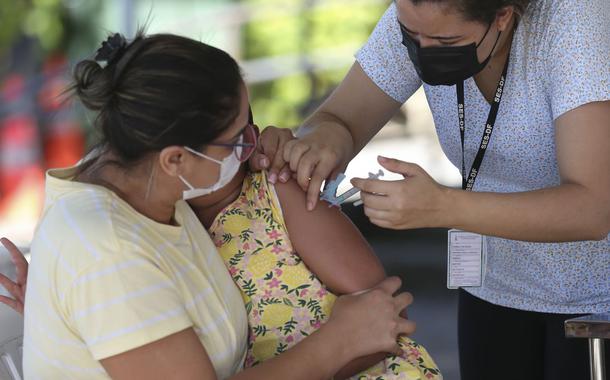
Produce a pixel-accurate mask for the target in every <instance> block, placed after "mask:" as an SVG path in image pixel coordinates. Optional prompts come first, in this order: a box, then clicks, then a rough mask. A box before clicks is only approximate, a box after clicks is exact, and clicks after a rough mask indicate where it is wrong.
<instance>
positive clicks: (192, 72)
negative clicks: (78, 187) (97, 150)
mask: <svg viewBox="0 0 610 380" xmlns="http://www.w3.org/2000/svg"><path fill="white" fill-rule="evenodd" d="M98 61H105V62H106V65H105V66H102V65H100V63H99V62H98ZM241 83H242V78H241V74H240V70H239V66H238V65H237V62H235V60H234V59H233V58H231V56H229V55H228V54H227V53H225V52H224V51H222V50H220V49H217V48H214V47H212V46H209V45H206V44H204V43H202V42H198V41H194V40H191V39H189V38H185V37H180V36H176V35H170V34H155V35H150V36H144V34H143V32H138V35H137V36H136V37H135V38H134V40H133V41H132V42H131V43H127V41H126V40H125V39H124V38H123V37H122V36H121V35H119V34H115V35H114V36H112V37H109V38H108V40H107V41H105V42H104V43H103V45H102V47H101V48H100V49H99V50H98V51H97V54H96V57H95V58H94V59H86V60H83V61H81V62H79V63H78V64H77V65H76V67H75V69H74V83H73V85H72V86H71V87H70V89H69V90H71V91H72V92H73V93H74V94H75V95H76V96H77V97H78V98H79V99H80V101H81V102H82V103H83V104H84V105H85V107H86V108H88V109H90V110H92V111H96V112H98V116H97V117H96V119H95V124H96V127H97V128H99V130H100V131H101V141H100V142H99V144H98V146H101V148H102V149H103V150H108V151H111V152H112V153H114V154H115V155H116V156H117V158H118V160H119V162H118V163H119V164H121V165H125V164H128V163H132V162H136V161H138V160H140V159H141V158H143V157H144V156H145V155H147V154H148V153H150V152H154V151H160V150H162V149H163V148H165V147H168V146H171V145H184V146H189V147H191V148H194V149H200V148H201V146H202V145H204V144H205V143H208V142H210V141H212V140H213V139H215V138H216V137H217V136H218V135H220V134H221V133H222V131H223V130H225V129H226V128H227V127H228V126H229V125H230V124H231V123H232V122H233V121H234V120H235V119H236V117H237V115H238V113H239V103H240V95H239V94H240V84H241Z"/></svg>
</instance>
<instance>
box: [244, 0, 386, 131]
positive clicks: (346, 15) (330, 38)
mask: <svg viewBox="0 0 610 380" xmlns="http://www.w3.org/2000/svg"><path fill="white" fill-rule="evenodd" d="M243 1H244V2H245V3H248V4H252V5H259V6H264V7H265V12H266V14H265V16H266V17H265V18H264V19H262V20H255V21H253V22H251V23H249V24H247V25H245V26H244V29H243V32H244V33H243V44H242V46H243V48H244V51H243V58H244V59H256V58H261V57H269V56H284V55H307V54H310V53H312V52H315V51H319V50H324V49H334V48H335V47H344V48H345V47H347V48H348V51H351V52H352V53H355V51H356V50H357V49H358V48H359V47H360V46H362V44H363V43H364V42H365V41H366V39H367V37H368V36H369V34H370V32H371V31H372V29H373V28H374V26H375V24H376V23H377V21H378V20H379V18H380V16H381V15H382V13H383V12H384V10H385V9H386V8H387V6H388V4H389V1H379V2H375V1H358V0H354V1H352V2H347V1H337V0H318V1H315V0H243ZM274 4H277V7H275V8H277V10H274V8H272V5H274ZM307 4H310V5H312V6H313V7H312V8H311V9H309V8H308V7H307ZM317 5H320V7H316V6H317ZM287 6H296V7H297V8H299V7H300V9H301V12H296V13H295V14H289V15H286V14H284V13H282V12H283V11H282V9H285V8H286V7H287ZM348 68H349V65H347V66H346V67H341V68H335V69H332V70H327V71H325V72H317V73H309V75H308V73H299V74H295V75H292V76H288V77H284V78H281V79H277V80H274V81H272V82H266V83H259V84H255V85H252V86H251V87H250V91H251V98H252V106H253V109H254V115H255V121H256V123H257V124H258V125H259V126H261V127H265V126H267V125H275V126H278V127H295V126H298V124H299V123H300V122H301V121H302V120H303V117H304V116H306V115H307V114H309V113H310V112H312V111H313V109H314V108H315V107H316V105H317V104H319V103H320V102H321V100H322V99H323V98H325V97H326V96H327V95H328V94H329V92H330V91H331V90H332V89H333V88H334V87H335V86H336V85H337V84H338V83H339V82H340V81H341V79H342V78H343V76H344V75H345V73H346V72H347V69H348Z"/></svg>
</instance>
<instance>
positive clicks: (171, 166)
mask: <svg viewBox="0 0 610 380" xmlns="http://www.w3.org/2000/svg"><path fill="white" fill-rule="evenodd" d="M159 167H160V169H161V170H162V171H163V172H164V173H165V174H167V175H168V176H170V177H178V176H179V175H181V174H183V173H184V172H186V171H187V170H186V168H187V151H186V149H184V148H182V147H179V146H168V147H167V148H163V150H161V152H160V153H159Z"/></svg>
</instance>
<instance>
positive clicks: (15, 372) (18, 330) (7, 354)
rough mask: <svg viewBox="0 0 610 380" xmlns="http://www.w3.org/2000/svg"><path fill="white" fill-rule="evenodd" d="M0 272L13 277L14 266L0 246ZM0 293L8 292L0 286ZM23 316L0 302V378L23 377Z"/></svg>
mask: <svg viewBox="0 0 610 380" xmlns="http://www.w3.org/2000/svg"><path fill="white" fill-rule="evenodd" d="M0 273H2V274H4V275H6V276H8V277H9V278H13V279H14V278H15V268H14V266H13V263H12V262H11V259H10V256H9V254H8V252H6V250H5V249H4V247H2V246H0ZM0 294H1V295H4V296H8V295H9V294H8V292H7V291H6V290H5V289H4V288H2V286H0ZM22 357H23V318H22V317H21V315H19V314H18V313H16V312H15V311H14V310H13V309H11V308H9V307H8V306H6V305H3V304H0V380H21V379H22V377H23V372H22V364H21V363H22V362H21V359H22Z"/></svg>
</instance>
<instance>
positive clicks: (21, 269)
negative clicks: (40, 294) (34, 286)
mask: <svg viewBox="0 0 610 380" xmlns="http://www.w3.org/2000/svg"><path fill="white" fill-rule="evenodd" d="M0 242H1V243H2V245H3V246H4V248H6V250H7V251H8V253H9V254H10V255H11V260H12V261H13V264H15V268H16V269H17V280H16V282H13V281H11V279H10V278H8V277H6V276H5V275H3V274H0V285H2V286H3V287H4V288H5V289H6V290H7V291H8V292H9V294H10V295H11V296H13V298H9V297H5V296H0V303H3V304H5V305H7V306H10V307H11V308H13V309H14V310H15V311H16V312H18V313H19V314H21V315H23V306H24V305H25V290H26V287H27V280H28V262H27V260H26V259H25V257H24V256H23V253H21V251H20V250H19V248H17V247H16V246H15V244H13V243H12V242H11V241H10V240H8V239H6V238H2V239H0Z"/></svg>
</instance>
